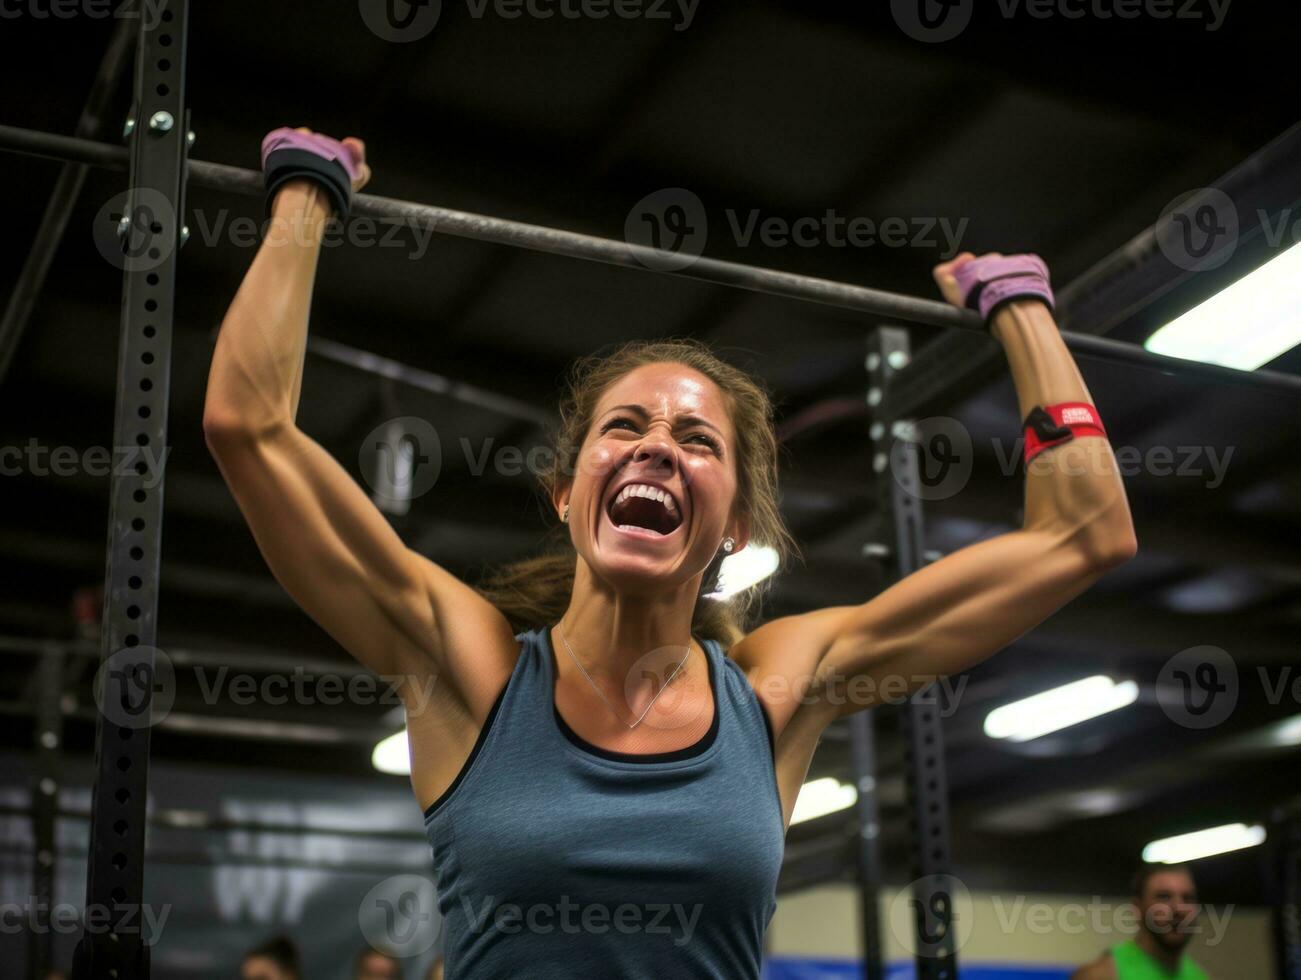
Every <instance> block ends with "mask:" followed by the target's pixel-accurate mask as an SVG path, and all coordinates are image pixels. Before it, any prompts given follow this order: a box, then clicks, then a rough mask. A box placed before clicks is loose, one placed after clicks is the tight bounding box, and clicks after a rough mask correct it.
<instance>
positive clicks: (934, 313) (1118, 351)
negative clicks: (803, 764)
mask: <svg viewBox="0 0 1301 980" xmlns="http://www.w3.org/2000/svg"><path fill="white" fill-rule="evenodd" d="M0 150H9V151H12V152H16V153H24V154H28V155H31V156H41V157H48V158H51V159H55V160H71V161H74V162H79V163H87V164H91V165H92V166H97V167H103V168H106V169H110V170H125V169H127V163H128V160H127V151H126V150H125V149H124V148H121V147H116V146H111V145H109V144H106V143H97V142H94V141H91V140H83V139H76V138H73V137H69V136H58V135H55V134H53V133H43V132H38V131H35V130H28V129H18V128H15V127H11V126H0ZM188 178H189V180H190V181H191V182H192V183H193V184H194V185H195V186H197V187H206V188H210V189H213V190H220V191H228V192H230V193H233V194H242V195H245V196H249V197H261V196H262V195H263V194H264V193H265V190H264V185H263V180H262V175H261V174H260V173H258V172H257V171H253V170H245V169H242V168H240V167H231V166H227V165H225V164H220V163H208V162H205V161H202V160H190V161H189V170H188ZM353 213H354V214H355V215H359V216H363V217H367V218H374V219H377V220H380V221H386V222H390V223H393V222H402V223H405V224H409V225H412V226H413V227H419V228H424V229H427V230H429V231H433V232H437V233H440V234H444V235H455V236H457V237H458V238H471V239H474V240H475V241H481V242H491V243H493V244H496V245H510V246H512V247H514V248H525V249H531V250H534V251H538V252H549V253H551V254H553V255H565V256H569V257H570V258H576V259H586V260H587V261H590V262H602V263H605V264H608V265H617V266H623V267H624V268H627V269H638V270H641V271H643V272H659V273H662V274H666V275H674V276H683V277H685V278H688V279H698V280H701V281H703V282H712V283H717V284H719V285H724V286H733V287H736V288H739V289H748V290H752V291H754V292H758V293H766V294H769V295H772V296H784V297H786V298H788V299H796V300H802V301H804V302H809V303H818V304H820V305H823V306H837V307H841V308H843V309H849V310H858V311H859V312H862V313H869V314H871V315H873V316H875V317H878V318H881V319H885V320H891V321H896V322H901V323H917V324H925V325H928V326H935V327H953V328H956V329H959V330H969V331H975V332H979V333H984V332H985V325H984V323H983V322H982V321H981V319H980V316H979V315H978V314H976V313H975V312H973V311H971V310H959V309H957V308H955V307H953V306H950V305H949V304H947V303H942V302H939V301H937V300H927V299H918V298H917V297H913V296H905V295H902V294H899V293H891V292H886V291H884V290H880V289H870V288H868V287H866V286H853V285H850V284H848V283H842V282H833V281H831V280H829V279H819V278H817V277H815V276H803V275H798V274H796V273H793V272H781V271H779V270H777V269H764V268H759V267H756V266H751V265H744V264H742V263H739V262H725V261H722V260H720V259H711V258H706V257H704V256H701V257H699V258H695V259H692V260H691V261H690V262H688V263H687V264H686V265H682V261H683V257H682V256H681V255H678V254H676V253H674V252H669V251H664V250H661V249H655V248H650V247H647V246H645V245H637V244H633V243H630V242H623V241H618V240H616V239H609V238H598V237H596V236H594V235H583V234H580V233H578V232H572V231H561V230H559V229H556V228H547V227H544V226H542V225H532V224H526V223H524V222H519V221H508V220H506V219H504V218H492V217H488V216H486V215H481V214H472V213H470V212H467V211H456V210H452V209H450V208H440V207H435V206H433V205H430V204H419V203H416V202H413V201H399V200H395V199H393V198H387V197H377V196H375V195H372V194H358V195H357V197H356V200H355V202H354V204H353ZM670 263H672V264H674V265H678V266H681V267H680V268H666V265H668V264H670ZM1062 338H1063V339H1064V340H1065V341H1066V346H1067V347H1068V348H1070V350H1071V351H1072V352H1073V353H1075V354H1078V355H1080V356H1083V357H1089V358H1094V359H1096V360H1102V361H1110V362H1114V363H1122V364H1131V365H1135V366H1139V367H1145V368H1151V369H1154V370H1158V371H1164V372H1167V373H1170V374H1173V375H1177V376H1180V377H1187V378H1190V379H1199V380H1206V381H1211V382H1216V383H1225V384H1237V385H1248V386H1250V387H1253V388H1261V389H1268V390H1280V391H1287V392H1290V393H1292V394H1301V376H1297V375H1291V374H1283V373H1281V372H1278V371H1240V370H1237V369H1235V368H1229V367H1223V366H1221V365H1218V364H1207V363H1205V362H1203V361H1190V360H1184V359H1182V358H1177V357H1167V356H1165V355H1162V354H1154V353H1152V352H1151V351H1148V350H1145V349H1143V348H1142V347H1139V346H1138V345H1136V344H1131V343H1126V342H1124V341H1119V340H1110V339H1108V338H1105V337H1095V336H1093V335H1091V334H1082V333H1072V332H1069V331H1063V332H1062Z"/></svg>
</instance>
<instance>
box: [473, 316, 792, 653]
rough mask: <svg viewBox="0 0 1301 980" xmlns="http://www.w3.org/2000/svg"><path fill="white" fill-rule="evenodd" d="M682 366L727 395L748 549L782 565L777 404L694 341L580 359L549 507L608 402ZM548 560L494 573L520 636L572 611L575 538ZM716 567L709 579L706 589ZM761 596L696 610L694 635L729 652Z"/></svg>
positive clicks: (496, 591) (491, 592) (548, 483)
mask: <svg viewBox="0 0 1301 980" xmlns="http://www.w3.org/2000/svg"><path fill="white" fill-rule="evenodd" d="M661 363H669V364H681V365H683V366H685V367H688V368H691V369H693V370H695V371H699V372H700V373H701V374H703V375H704V376H705V377H707V378H708V379H709V380H710V381H712V382H714V384H716V385H717V386H718V388H719V390H720V391H722V393H723V398H724V401H725V403H726V405H727V409H728V415H729V416H730V417H731V420H732V427H733V428H734V429H735V430H736V455H735V459H736V469H737V473H736V475H737V493H736V504H735V508H736V512H737V513H740V514H744V515H746V516H747V517H748V518H749V520H750V544H752V545H767V546H768V547H770V548H774V549H775V550H776V551H777V554H778V556H779V557H780V558H781V560H782V561H783V562H784V561H785V559H786V557H787V555H788V554H789V553H790V552H791V551H792V550H793V545H794V542H793V541H792V539H791V536H790V532H788V531H787V530H786V525H785V523H784V522H783V521H782V517H781V512H780V511H779V509H778V505H777V436H776V432H775V431H774V429H773V419H772V402H771V401H770V400H769V398H768V394H767V392H766V391H765V390H764V388H763V387H762V386H761V385H760V384H759V383H758V382H756V381H755V380H754V379H753V378H751V377H750V376H749V375H748V374H746V373H745V372H744V371H742V370H740V369H739V368H737V367H734V366H733V365H731V364H728V363H727V362H725V361H723V360H721V359H720V358H718V357H717V356H716V355H715V354H714V353H713V352H712V351H711V350H710V349H709V348H708V347H706V346H705V345H704V344H702V343H700V342H699V341H696V340H658V341H637V342H634V343H629V344H625V345H623V346H622V347H619V348H618V349H616V350H614V351H613V352H612V353H608V354H590V355H588V356H586V357H584V358H582V359H580V360H579V361H578V362H577V363H576V364H575V365H574V367H573V369H572V370H571V372H570V375H569V384H568V391H567V392H566V395H565V397H564V399H563V400H562V401H561V403H560V426H559V428H558V430H557V431H556V433H555V437H554V447H553V448H554V450H555V452H554V456H553V463H552V465H551V467H550V468H549V469H547V470H546V471H544V472H542V473H540V474H539V482H540V484H541V489H542V490H543V492H544V493H545V494H546V495H547V499H548V501H550V499H551V494H552V491H553V490H555V489H556V488H557V487H559V486H563V485H564V484H565V483H566V482H567V481H568V480H569V479H570V474H572V473H573V472H574V471H575V467H576V466H577V462H578V452H579V449H580V447H581V446H582V444H583V440H584V439H585V438H586V436H587V431H588V429H589V428H590V427H591V424H592V417H593V415H594V414H595V411H596V404H597V402H598V401H600V399H601V396H602V395H603V394H604V393H605V392H606V391H607V390H608V389H609V388H610V386H611V385H612V384H614V383H615V382H617V381H618V380H619V379H620V378H622V377H624V375H626V374H628V373H630V372H631V371H633V370H635V369H636V368H639V367H642V366H643V365H646V364H661ZM557 537H558V538H559V539H560V540H558V541H557V542H556V544H555V545H554V546H553V547H551V548H550V549H549V550H548V551H547V552H546V553H544V554H542V555H539V556H537V557H534V558H528V559H525V560H523V561H518V562H514V563H512V564H510V565H506V566H504V567H502V568H499V569H496V570H494V571H493V572H491V573H490V574H489V575H488V577H487V578H486V579H485V580H484V581H483V582H482V583H481V584H480V587H479V591H480V593H481V594H482V595H483V596H484V597H485V598H487V599H488V601H489V602H491V603H492V604H493V605H495V606H496V607H497V608H498V609H500V610H501V611H502V613H503V614H504V615H505V616H506V618H507V619H508V620H509V621H510V624H511V627H512V628H513V629H515V630H517V631H520V630H526V629H537V628H539V627H543V626H548V625H550V624H551V623H554V622H556V621H557V620H559V619H560V617H561V616H562V615H563V614H564V611H565V609H566V608H568V606H569V598H570V594H571V593H572V592H573V588H574V571H575V568H576V564H577V561H578V556H577V555H576V554H575V552H574V548H573V544H572V542H571V541H570V540H569V537H568V535H560V534H557ZM711 573H714V574H716V564H715V565H711V567H710V571H708V572H706V575H705V582H706V583H708V582H709V580H710V578H711ZM761 593H762V589H761V588H759V587H754V588H750V589H746V590H744V591H743V592H740V593H738V594H736V595H734V596H732V597H731V598H729V599H727V600H725V601H713V600H710V601H706V602H701V601H697V602H696V608H695V612H694V614H693V616H692V622H691V627H692V630H693V631H694V632H695V633H696V634H697V635H699V636H703V637H705V638H707V639H712V640H717V641H718V642H719V643H720V644H721V645H722V646H723V648H724V649H726V648H727V647H730V646H731V645H732V644H733V643H735V642H736V641H737V640H739V639H740V638H741V636H743V635H744V633H745V629H746V627H747V626H748V625H749V622H750V620H751V618H752V617H753V616H754V615H755V614H756V613H757V612H758V605H759V600H760V599H761Z"/></svg>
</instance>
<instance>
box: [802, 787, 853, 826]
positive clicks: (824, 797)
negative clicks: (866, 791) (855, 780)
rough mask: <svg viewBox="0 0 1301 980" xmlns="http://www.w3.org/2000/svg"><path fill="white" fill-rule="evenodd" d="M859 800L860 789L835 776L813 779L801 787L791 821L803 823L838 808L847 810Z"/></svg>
mask: <svg viewBox="0 0 1301 980" xmlns="http://www.w3.org/2000/svg"><path fill="white" fill-rule="evenodd" d="M856 802H858V790H856V789H855V788H854V787H853V786H852V785H851V784H849V783H842V782H841V781H840V780H839V779H836V778H835V777H834V776H827V777H825V778H823V779H811V780H809V781H808V782H807V783H805V784H804V785H803V786H801V787H800V795H799V796H798V797H797V798H796V800H795V810H794V812H793V813H792V814H791V823H792V824H797V823H803V822H804V821H805V820H813V819H815V818H816V817H825V816H826V815H827V814H828V813H835V812H836V811H837V810H847V809H848V808H849V807H851V806H853V805H854V804H855V803H856Z"/></svg>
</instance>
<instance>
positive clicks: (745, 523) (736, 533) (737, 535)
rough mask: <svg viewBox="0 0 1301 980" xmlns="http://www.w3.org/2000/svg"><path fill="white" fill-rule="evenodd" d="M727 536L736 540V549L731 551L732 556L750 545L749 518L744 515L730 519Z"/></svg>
mask: <svg viewBox="0 0 1301 980" xmlns="http://www.w3.org/2000/svg"><path fill="white" fill-rule="evenodd" d="M727 536H728V537H729V538H734V539H735V540H736V547H735V548H733V549H732V554H736V553H737V552H738V551H740V550H741V549H742V548H744V547H745V546H746V545H747V544H749V543H750V518H749V517H748V516H744V515H743V516H738V517H734V518H732V522H731V523H730V524H729V525H728V528H727Z"/></svg>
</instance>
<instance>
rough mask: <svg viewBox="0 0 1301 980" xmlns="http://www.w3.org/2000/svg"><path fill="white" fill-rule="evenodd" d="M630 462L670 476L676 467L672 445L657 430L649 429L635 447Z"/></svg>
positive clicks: (675, 457)
mask: <svg viewBox="0 0 1301 980" xmlns="http://www.w3.org/2000/svg"><path fill="white" fill-rule="evenodd" d="M632 461H633V462H634V463H639V464H641V465H643V466H645V467H647V468H648V469H650V470H652V471H654V472H656V473H660V474H672V473H673V471H674V469H675V468H676V465H677V456H676V454H675V453H674V451H673V444H672V443H671V442H670V441H669V440H668V439H666V438H665V437H664V435H663V433H661V432H660V431H659V429H651V430H649V431H648V432H647V433H646V436H645V437H644V438H643V439H642V441H641V443H640V444H639V445H638V446H637V450H636V451H635V452H634V453H633V456H632Z"/></svg>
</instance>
